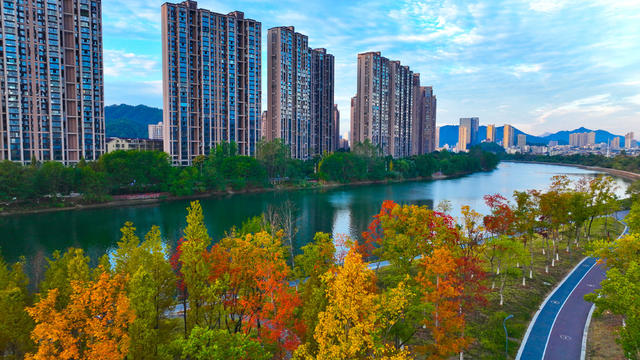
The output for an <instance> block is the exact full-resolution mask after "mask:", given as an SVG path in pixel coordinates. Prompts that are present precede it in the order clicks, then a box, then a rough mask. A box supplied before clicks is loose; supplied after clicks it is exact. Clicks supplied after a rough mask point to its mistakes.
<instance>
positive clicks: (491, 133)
mask: <svg viewBox="0 0 640 360" xmlns="http://www.w3.org/2000/svg"><path fill="white" fill-rule="evenodd" d="M486 142H496V126H495V125H487V138H486Z"/></svg>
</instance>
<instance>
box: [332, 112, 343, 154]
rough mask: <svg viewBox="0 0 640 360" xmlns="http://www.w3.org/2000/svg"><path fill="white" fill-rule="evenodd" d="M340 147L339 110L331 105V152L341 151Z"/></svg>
mask: <svg viewBox="0 0 640 360" xmlns="http://www.w3.org/2000/svg"><path fill="white" fill-rule="evenodd" d="M341 148H342V147H341V145H340V110H338V104H333V150H331V151H335V150H337V149H341Z"/></svg>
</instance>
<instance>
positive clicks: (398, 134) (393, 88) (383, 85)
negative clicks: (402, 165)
mask: <svg viewBox="0 0 640 360" xmlns="http://www.w3.org/2000/svg"><path fill="white" fill-rule="evenodd" d="M413 84H414V74H413V72H412V71H411V69H410V68H409V67H408V66H404V65H402V64H400V62H399V61H391V60H389V59H387V58H385V57H383V56H381V55H380V52H367V53H362V54H358V84H357V89H358V92H357V95H356V97H355V109H354V111H353V112H354V115H355V116H353V117H352V119H351V121H352V125H351V128H352V139H353V140H354V142H353V143H352V144H351V146H353V145H354V144H355V143H357V142H364V141H365V140H369V141H371V143H373V144H374V145H376V146H378V147H379V148H380V150H381V152H382V154H383V155H392V156H394V157H405V156H410V155H411V153H412V136H413V129H412V126H413V111H414V109H413V106H414V85H413Z"/></svg>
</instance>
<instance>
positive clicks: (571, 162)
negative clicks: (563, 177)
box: [501, 154, 640, 181]
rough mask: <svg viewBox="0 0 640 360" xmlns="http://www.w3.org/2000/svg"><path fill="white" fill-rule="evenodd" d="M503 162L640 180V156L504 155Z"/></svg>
mask: <svg viewBox="0 0 640 360" xmlns="http://www.w3.org/2000/svg"><path fill="white" fill-rule="evenodd" d="M501 160H502V161H505V162H521V163H532V164H549V165H564V166H573V167H577V168H581V169H585V170H594V171H600V172H604V173H608V174H610V175H614V176H618V177H621V178H625V179H627V180H632V181H635V180H640V156H627V155H624V154H621V155H617V156H615V157H613V158H608V157H606V156H602V155H594V154H590V155H580V154H576V155H570V156H562V155H554V156H547V155H528V154H513V155H507V154H503V155H502V156H501Z"/></svg>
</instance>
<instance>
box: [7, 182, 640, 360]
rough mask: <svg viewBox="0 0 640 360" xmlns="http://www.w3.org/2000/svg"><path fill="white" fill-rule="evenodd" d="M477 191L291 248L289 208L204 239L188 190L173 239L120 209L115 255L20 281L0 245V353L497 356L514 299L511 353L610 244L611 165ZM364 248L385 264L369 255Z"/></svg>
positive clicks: (384, 213) (75, 253)
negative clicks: (540, 186)
mask: <svg viewBox="0 0 640 360" xmlns="http://www.w3.org/2000/svg"><path fill="white" fill-rule="evenodd" d="M638 194H640V192H638V193H631V195H632V197H634V203H635V201H636V200H637V197H638ZM484 200H485V203H486V205H487V206H488V207H489V209H490V211H489V213H488V214H487V215H482V214H479V213H478V212H476V211H474V210H473V209H471V208H470V207H469V206H463V207H462V208H461V215H460V216H459V217H458V218H454V217H452V216H451V215H449V214H450V213H451V211H452V210H453V209H452V208H451V205H450V204H448V203H447V202H443V203H441V204H438V206H437V207H436V209H434V210H432V209H429V208H428V207H427V206H425V205H422V206H419V205H400V204H397V203H394V202H393V201H385V202H384V203H383V204H382V206H381V208H380V212H379V213H378V214H371V215H372V220H371V223H370V225H369V226H368V228H367V231H365V232H364V233H363V234H362V236H361V238H359V239H350V238H346V237H345V238H342V237H340V236H336V237H332V235H330V234H324V233H316V234H315V236H314V237H313V240H312V241H310V242H309V243H308V244H307V245H305V246H304V247H302V249H301V251H300V252H299V253H298V254H295V252H294V251H293V250H292V249H293V247H294V245H293V241H292V239H293V237H294V234H295V228H296V227H297V226H298V225H300V224H297V220H295V219H297V215H296V213H295V212H296V211H297V210H295V209H294V208H293V207H289V208H287V207H286V206H285V207H283V208H281V209H280V208H279V209H274V211H266V212H265V213H264V214H263V215H262V216H258V217H255V218H251V219H247V220H246V221H245V222H244V223H243V224H242V226H240V227H238V228H232V229H230V230H229V231H228V232H227V233H226V234H225V235H224V236H222V237H221V238H216V239H213V238H211V237H210V236H209V233H208V230H207V228H206V226H205V224H204V219H205V214H203V211H202V207H201V206H200V203H199V202H198V201H193V202H191V204H190V206H189V207H188V208H187V217H186V224H187V225H186V227H185V228H184V230H183V232H182V234H183V236H182V237H181V238H180V239H176V238H174V239H173V240H174V241H175V240H177V246H176V247H175V248H173V247H172V246H169V245H167V243H166V242H163V241H162V239H163V238H164V237H165V236H166V235H163V234H161V233H160V228H159V227H157V226H152V227H151V229H136V227H135V224H132V223H131V222H127V223H125V224H124V226H123V227H122V228H121V233H122V237H121V239H120V241H119V242H118V244H117V246H116V249H115V250H114V251H113V253H112V254H110V255H109V254H105V255H103V256H102V257H101V258H100V259H99V260H97V262H96V261H92V259H90V258H89V256H88V255H87V254H86V253H85V252H84V250H83V249H78V248H69V249H66V250H64V251H59V252H58V251H56V252H54V253H53V255H52V256H51V257H50V258H48V259H46V262H43V263H42V264H41V265H40V271H41V273H40V275H38V276H36V275H33V279H32V280H33V282H32V283H31V282H30V279H29V276H28V275H27V274H26V273H25V271H24V270H25V269H26V268H28V266H30V265H31V264H28V263H27V260H26V259H24V258H22V259H20V260H19V261H18V262H16V263H13V264H8V263H6V262H4V261H3V260H1V258H0V309H2V310H3V311H1V312H0V333H2V334H7V337H6V341H3V342H0V353H3V354H5V355H6V354H8V355H9V356H13V358H22V357H23V356H25V355H26V358H28V359H31V358H58V357H60V355H61V354H62V353H64V352H66V351H69V349H73V351H75V352H76V353H77V354H78V355H77V356H76V357H78V358H80V357H87V356H88V354H91V353H94V352H96V351H98V352H100V353H101V354H107V353H108V354H109V356H110V357H112V358H122V359H124V358H127V359H131V360H137V359H144V358H148V357H149V356H151V357H153V358H155V359H166V360H176V359H184V358H190V359H199V358H246V359H256V360H257V359H260V360H268V359H294V360H303V359H305V360H306V359H315V358H341V359H364V358H380V359H394V360H408V359H413V358H427V357H428V358H430V359H449V358H451V357H452V356H454V355H456V354H459V353H460V354H461V353H465V354H467V355H469V356H470V357H472V358H483V359H484V358H496V359H497V358H502V357H503V356H504V351H505V349H504V346H505V342H504V341H505V338H504V330H503V327H502V326H503V320H504V318H505V317H506V316H507V314H513V315H515V316H514V318H513V319H512V320H511V321H510V322H508V323H507V327H508V330H509V334H510V339H509V340H508V341H509V354H510V355H511V356H513V355H514V354H515V352H516V351H517V345H518V339H521V338H522V335H523V334H524V330H525V329H526V324H527V323H528V321H530V320H531V316H532V313H533V312H534V311H535V309H536V308H537V306H539V302H540V301H541V299H542V298H544V296H545V294H546V293H547V292H548V291H549V290H550V289H551V288H553V286H554V285H555V283H556V282H557V281H558V280H559V279H561V278H562V276H563V274H564V273H565V272H566V271H567V270H568V269H570V268H571V267H572V266H573V264H575V263H576V262H577V260H578V259H580V258H581V257H582V256H583V250H584V249H595V250H594V253H595V252H597V251H602V250H598V249H606V251H609V252H612V251H616V250H615V249H614V248H613V247H612V244H613V243H612V242H610V241H608V239H611V238H615V237H616V236H617V234H616V235H613V236H611V234H610V233H611V232H614V233H617V232H618V231H619V228H618V227H617V226H619V224H614V221H613V220H611V219H609V218H608V217H607V216H606V215H607V214H611V213H613V212H615V211H616V210H617V209H618V208H619V202H618V200H617V198H616V196H615V183H614V180H613V179H612V178H611V177H609V176H598V177H596V178H593V179H589V178H583V179H581V180H577V181H575V182H573V181H570V180H569V179H568V178H567V177H566V176H555V177H553V178H552V186H551V187H550V188H549V189H547V190H544V191H539V190H529V191H515V192H514V193H513V197H510V198H509V199H507V198H505V197H503V196H502V195H499V194H494V195H486V196H485V197H484ZM635 211H640V210H635ZM632 212H634V210H633V209H632ZM629 224H630V226H631V229H632V231H636V230H637V228H636V227H634V226H632V225H633V224H635V223H634V222H631V221H630V222H629ZM143 235H144V236H143ZM623 239H625V241H626V243H627V244H629V245H630V246H636V247H637V246H639V245H638V238H637V237H634V236H629V237H626V238H623ZM174 241H171V242H170V243H174ZM631 253H632V252H630V251H626V250H625V251H623V252H622V254H631ZM100 255H102V254H96V256H100ZM600 255H603V256H605V255H606V254H599V256H600ZM94 260H95V259H94ZM371 261H384V262H386V263H387V264H388V265H387V266H385V267H383V268H379V269H376V270H373V269H369V268H368V266H367V264H368V263H369V262H371ZM612 264H613V263H612ZM613 265H615V264H613ZM292 284H298V285H297V286H292ZM603 295H605V296H606V295H607V294H605V293H603ZM176 307H180V308H181V309H186V311H180V312H176V311H175V309H176ZM7 326H8V327H7ZM101 339H109V341H106V342H105V341H102V340H101Z"/></svg>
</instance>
